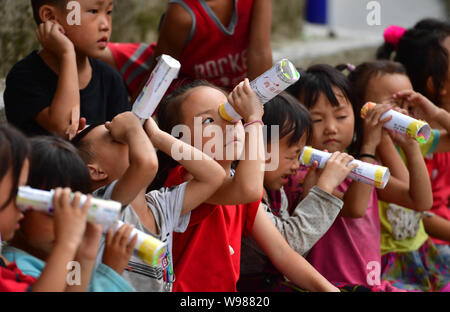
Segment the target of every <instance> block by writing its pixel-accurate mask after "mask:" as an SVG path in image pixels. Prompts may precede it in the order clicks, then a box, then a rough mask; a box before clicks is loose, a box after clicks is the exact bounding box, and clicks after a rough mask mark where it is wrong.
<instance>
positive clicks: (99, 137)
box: [84, 125, 111, 143]
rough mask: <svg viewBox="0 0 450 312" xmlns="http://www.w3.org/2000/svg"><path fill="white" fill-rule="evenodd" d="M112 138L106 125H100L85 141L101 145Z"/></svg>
mask: <svg viewBox="0 0 450 312" xmlns="http://www.w3.org/2000/svg"><path fill="white" fill-rule="evenodd" d="M109 136H111V134H110V132H109V130H108V129H106V127H105V125H100V126H97V127H95V128H94V129H92V130H91V131H90V132H89V133H88V134H87V135H86V136H85V137H84V140H87V141H89V142H91V143H93V142H95V143H99V142H102V141H103V140H104V139H105V138H107V137H109Z"/></svg>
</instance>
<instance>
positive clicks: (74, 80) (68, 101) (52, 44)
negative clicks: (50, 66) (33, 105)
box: [35, 21, 80, 139]
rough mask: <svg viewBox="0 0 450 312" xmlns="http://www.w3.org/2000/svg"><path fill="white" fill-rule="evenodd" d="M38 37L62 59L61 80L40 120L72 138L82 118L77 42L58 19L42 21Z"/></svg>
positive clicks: (49, 128) (43, 44)
mask: <svg viewBox="0 0 450 312" xmlns="http://www.w3.org/2000/svg"><path fill="white" fill-rule="evenodd" d="M36 34H37V37H38V39H39V41H40V42H41V45H42V46H43V47H44V50H45V52H47V53H50V54H51V55H52V56H53V57H54V58H56V59H57V60H58V65H57V66H58V84H57V87H56V92H55V95H54V97H53V100H52V102H51V104H50V106H49V107H47V108H45V109H44V110H42V111H41V112H40V113H39V114H38V115H37V116H36V117H35V120H36V122H37V123H38V124H39V125H40V126H41V127H43V128H44V129H46V130H47V131H49V132H51V133H55V134H57V135H59V136H62V137H68V138H69V139H70V138H72V137H73V136H75V134H76V131H77V130H78V122H79V119H80V88H79V84H78V69H77V62H76V55H75V49H74V46H73V43H72V42H71V41H70V40H69V38H67V37H66V36H65V35H64V29H63V27H62V26H61V25H59V24H58V23H57V22H55V21H47V22H45V23H42V24H40V25H39V28H38V30H37V31H36Z"/></svg>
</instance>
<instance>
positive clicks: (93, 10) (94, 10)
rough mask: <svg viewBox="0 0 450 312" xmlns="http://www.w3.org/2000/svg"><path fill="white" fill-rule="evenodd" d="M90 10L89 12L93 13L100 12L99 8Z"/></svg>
mask: <svg viewBox="0 0 450 312" xmlns="http://www.w3.org/2000/svg"><path fill="white" fill-rule="evenodd" d="M88 12H89V13H92V14H97V13H98V10H96V9H92V10H89V11H88Z"/></svg>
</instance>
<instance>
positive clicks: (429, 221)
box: [423, 214, 450, 242]
mask: <svg viewBox="0 0 450 312" xmlns="http://www.w3.org/2000/svg"><path fill="white" fill-rule="evenodd" d="M423 225H424V226H425V230H426V231H427V233H428V234H429V235H430V236H433V237H435V238H438V239H440V240H444V241H447V242H450V221H449V220H447V219H444V218H442V217H441V216H438V215H436V214H435V215H434V216H432V217H426V218H423Z"/></svg>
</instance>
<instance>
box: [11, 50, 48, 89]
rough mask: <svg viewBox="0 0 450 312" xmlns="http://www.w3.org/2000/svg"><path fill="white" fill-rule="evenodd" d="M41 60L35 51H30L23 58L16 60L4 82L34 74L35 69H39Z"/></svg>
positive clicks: (41, 63)
mask: <svg viewBox="0 0 450 312" xmlns="http://www.w3.org/2000/svg"><path fill="white" fill-rule="evenodd" d="M42 65H43V61H42V59H41V58H40V56H39V55H38V54H37V51H33V52H31V53H30V54H29V55H27V56H26V57H25V58H23V59H21V60H20V61H18V62H17V63H16V64H14V66H13V67H12V68H11V70H10V71H9V73H8V75H7V77H6V83H7V84H8V82H11V81H13V80H15V79H16V78H21V79H22V78H27V77H33V76H34V74H36V73H37V72H39V71H37V69H41V68H42Z"/></svg>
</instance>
